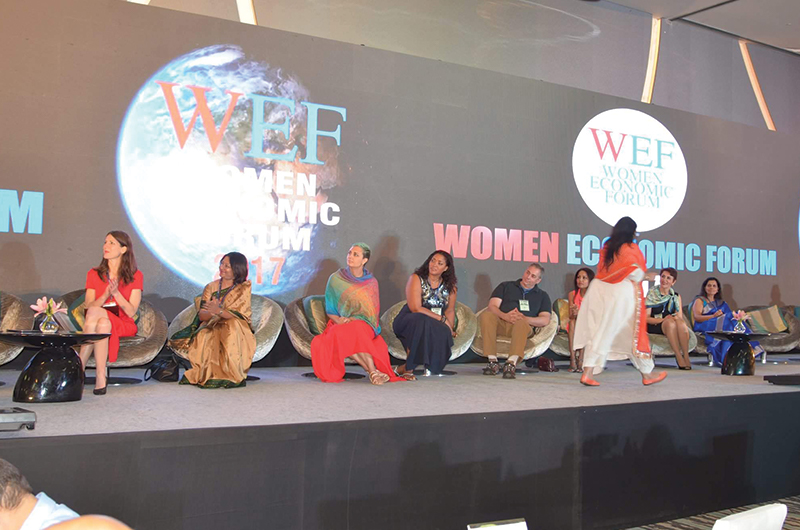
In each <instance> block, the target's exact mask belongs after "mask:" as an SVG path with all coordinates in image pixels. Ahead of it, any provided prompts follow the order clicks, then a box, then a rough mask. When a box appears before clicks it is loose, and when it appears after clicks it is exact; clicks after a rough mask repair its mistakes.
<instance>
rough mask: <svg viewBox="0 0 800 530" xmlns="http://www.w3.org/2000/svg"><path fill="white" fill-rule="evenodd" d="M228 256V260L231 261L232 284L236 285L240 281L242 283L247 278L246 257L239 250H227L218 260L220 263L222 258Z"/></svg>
mask: <svg viewBox="0 0 800 530" xmlns="http://www.w3.org/2000/svg"><path fill="white" fill-rule="evenodd" d="M225 258H228V261H230V262H231V270H232V271H233V285H238V284H240V283H244V281H245V280H247V272H248V266H247V258H246V257H245V255H244V254H242V253H241V252H228V253H227V254H225V255H224V256H222V259H221V260H219V262H220V264H222V260H223V259H225Z"/></svg>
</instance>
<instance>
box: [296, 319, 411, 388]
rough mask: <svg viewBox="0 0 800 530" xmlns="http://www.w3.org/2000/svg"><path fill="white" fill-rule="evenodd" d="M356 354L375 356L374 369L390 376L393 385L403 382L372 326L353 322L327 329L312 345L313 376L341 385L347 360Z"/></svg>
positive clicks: (329, 325) (329, 323) (329, 322)
mask: <svg viewBox="0 0 800 530" xmlns="http://www.w3.org/2000/svg"><path fill="white" fill-rule="evenodd" d="M354 353H366V354H369V355H371V356H372V361H373V362H374V363H375V368H377V369H378V370H379V371H380V372H383V373H384V374H386V375H388V376H389V380H390V381H403V380H404V379H403V378H402V377H397V376H396V375H395V374H394V370H392V365H391V364H390V362H389V349H388V347H387V346H386V342H385V341H384V340H383V337H381V336H380V335H375V330H373V329H372V326H370V325H369V324H367V323H366V322H364V321H363V320H357V319H354V320H351V321H350V322H348V323H346V324H334V323H333V320H329V321H328V326H327V327H326V328H325V331H324V332H323V333H322V335H317V336H316V337H314V339H313V340H312V341H311V364H312V365H313V366H314V373H315V374H316V375H317V377H318V378H319V379H320V381H324V382H326V383H338V382H340V381H342V378H343V377H344V360H345V358H347V357H350V356H351V355H353V354H354Z"/></svg>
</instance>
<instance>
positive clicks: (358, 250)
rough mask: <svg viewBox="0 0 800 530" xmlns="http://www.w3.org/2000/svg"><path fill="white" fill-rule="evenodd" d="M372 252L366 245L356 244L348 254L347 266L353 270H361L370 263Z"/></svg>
mask: <svg viewBox="0 0 800 530" xmlns="http://www.w3.org/2000/svg"><path fill="white" fill-rule="evenodd" d="M370 254H372V251H371V250H370V248H369V245H367V244H366V243H356V244H355V245H353V246H352V247H350V250H349V251H348V252H347V266H348V267H350V268H351V269H356V270H358V269H361V268H363V267H364V265H366V264H367V262H368V261H369V257H370Z"/></svg>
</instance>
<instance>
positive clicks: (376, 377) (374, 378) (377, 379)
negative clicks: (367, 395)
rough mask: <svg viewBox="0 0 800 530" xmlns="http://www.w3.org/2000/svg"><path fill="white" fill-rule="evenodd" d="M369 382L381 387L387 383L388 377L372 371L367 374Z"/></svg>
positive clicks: (378, 371)
mask: <svg viewBox="0 0 800 530" xmlns="http://www.w3.org/2000/svg"><path fill="white" fill-rule="evenodd" d="M369 382H370V383H372V384H373V385H382V384H384V383H388V382H389V376H388V375H386V374H385V373H383V372H381V371H380V370H374V371H372V372H370V373H369Z"/></svg>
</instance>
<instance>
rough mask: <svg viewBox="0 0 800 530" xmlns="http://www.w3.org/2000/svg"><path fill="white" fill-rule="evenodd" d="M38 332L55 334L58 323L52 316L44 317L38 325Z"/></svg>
mask: <svg viewBox="0 0 800 530" xmlns="http://www.w3.org/2000/svg"><path fill="white" fill-rule="evenodd" d="M39 331H41V332H42V333H56V332H57V331H58V322H56V319H55V317H54V316H53V315H45V317H44V320H42V323H41V324H39Z"/></svg>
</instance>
